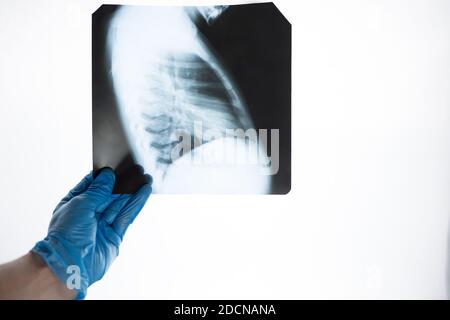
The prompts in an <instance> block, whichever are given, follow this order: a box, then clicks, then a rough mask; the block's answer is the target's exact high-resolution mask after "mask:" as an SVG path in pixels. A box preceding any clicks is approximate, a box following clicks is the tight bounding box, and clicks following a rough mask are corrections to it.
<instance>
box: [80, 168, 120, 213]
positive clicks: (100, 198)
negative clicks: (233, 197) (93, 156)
mask: <svg viewBox="0 0 450 320" xmlns="http://www.w3.org/2000/svg"><path fill="white" fill-rule="evenodd" d="M115 182H116V176H115V174H114V171H113V170H112V169H111V168H105V169H102V171H101V172H100V173H99V175H98V176H97V177H96V178H95V179H94V181H93V182H92V183H91V185H90V186H89V187H88V188H87V190H86V192H84V196H85V198H86V200H87V202H90V203H91V204H92V205H93V206H94V207H95V208H96V209H97V210H99V211H102V210H104V208H106V206H107V205H109V203H108V202H110V198H111V195H112V191H113V188H114V184H115ZM101 207H104V208H103V209H100V208H101Z"/></svg>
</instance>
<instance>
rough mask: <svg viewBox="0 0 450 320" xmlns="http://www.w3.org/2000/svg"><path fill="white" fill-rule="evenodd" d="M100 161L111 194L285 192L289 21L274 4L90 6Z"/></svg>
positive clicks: (97, 166)
mask: <svg viewBox="0 0 450 320" xmlns="http://www.w3.org/2000/svg"><path fill="white" fill-rule="evenodd" d="M92 98H93V100H92V113H93V119H92V120H93V122H92V123H93V166H94V170H98V169H100V168H102V167H111V168H113V169H114V170H115V171H116V174H117V183H116V188H115V192H118V193H130V192H133V191H134V190H136V188H137V187H138V186H139V185H140V184H142V183H143V181H144V178H143V175H142V173H143V172H145V173H149V174H151V175H152V177H153V188H154V192H155V193H214V194H286V193H288V192H289V190H290V188H291V25H290V23H289V22H288V21H287V20H286V19H285V18H284V16H283V15H282V14H281V13H280V12H279V11H278V9H277V8H276V7H275V5H274V4H273V3H260V4H246V5H232V6H225V5H224V6H203V7H180V6H118V5H103V6H101V7H100V8H99V9H98V10H97V11H96V12H95V13H94V14H93V15H92Z"/></svg>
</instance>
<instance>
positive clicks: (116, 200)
mask: <svg viewBox="0 0 450 320" xmlns="http://www.w3.org/2000/svg"><path fill="white" fill-rule="evenodd" d="M147 179H148V183H147V184H145V185H143V186H142V187H141V188H140V189H139V190H138V191H137V192H136V193H134V194H120V195H118V194H112V190H113V187H114V183H115V175H114V172H113V171H112V170H111V169H109V168H107V169H103V170H102V171H101V172H100V174H99V175H98V176H97V177H96V178H95V179H94V177H93V174H92V173H90V174H89V175H87V176H86V177H85V178H84V179H83V180H82V181H81V182H80V183H79V184H78V185H77V186H76V187H75V188H74V189H72V190H71V191H70V192H69V193H68V194H67V196H65V197H64V198H63V199H62V200H61V202H60V203H59V204H58V205H57V207H56V208H55V210H54V212H53V217H52V219H51V221H50V226H49V228H48V235H47V237H45V239H44V240H42V241H39V242H38V243H37V244H36V245H35V246H34V248H33V249H32V251H33V252H35V253H37V254H38V255H39V256H41V257H42V259H43V260H44V261H45V262H46V263H47V265H48V266H49V268H50V269H51V270H52V271H53V273H54V274H55V275H56V276H57V278H58V279H59V280H60V281H61V282H63V283H64V284H67V283H68V281H67V280H70V281H73V280H75V281H73V282H72V285H71V286H72V289H76V290H78V295H77V299H82V298H84V297H85V295H86V291H87V288H88V287H89V286H90V285H91V284H93V283H94V282H96V281H98V280H100V279H101V278H102V277H103V275H104V274H105V272H106V271H107V270H108V268H109V266H110V265H111V263H112V262H113V260H114V259H115V258H116V257H117V255H118V254H119V246H120V243H121V242H122V239H123V236H124V234H125V231H126V230H127V228H128V226H129V225H130V224H131V223H132V222H133V220H134V219H135V218H136V216H137V215H138V213H139V212H140V211H141V209H142V207H143V206H144V204H145V202H146V201H147V199H148V197H149V196H150V194H151V191H152V188H151V177H150V176H148V175H147ZM78 272H79V281H76V280H77V279H76V278H74V277H73V276H72V275H74V276H78ZM69 277H71V278H70V279H69Z"/></svg>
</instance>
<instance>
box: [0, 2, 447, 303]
mask: <svg viewBox="0 0 450 320" xmlns="http://www.w3.org/2000/svg"><path fill="white" fill-rule="evenodd" d="M98 3H99V2H97V3H96V1H92V0H84V1H60V0H53V1H48V0H45V1H44V0H40V1H35V0H29V1H22V0H20V1H19V0H14V1H13V0H9V1H6V0H1V1H0V148H1V150H2V151H1V157H0V170H1V174H0V177H1V178H0V192H1V201H0V262H5V261H8V260H10V259H13V258H16V257H18V256H20V255H22V254H24V253H26V252H27V251H28V250H29V249H30V248H31V247H32V246H33V245H34V243H35V242H36V241H38V240H40V239H42V238H43V237H44V236H45V234H46V229H47V224H48V222H49V218H50V216H51V212H52V210H53V208H54V206H55V205H56V203H57V202H58V200H59V199H60V198H61V197H62V196H63V195H64V194H65V193H66V192H67V191H68V190H69V189H70V188H71V187H72V186H73V185H75V184H76V183H77V182H78V180H80V179H81V177H82V176H84V175H85V174H86V173H87V172H88V171H89V170H90V168H91V156H92V151H91V143H92V138H91V66H90V63H91V62H90V57H91V25H90V23H91V13H92V12H93V11H94V10H95V9H96V7H97V5H98ZM127 3H132V2H130V1H127ZM133 3H140V4H144V3H148V4H156V3H158V2H151V1H134V2H133ZM159 3H161V2H159ZM164 3H166V4H167V3H169V4H180V3H181V1H178V2H175V1H164ZM210 3H211V2H205V1H204V2H201V1H197V2H187V1H184V2H183V4H210ZM276 3H277V6H278V7H279V9H280V10H281V11H282V12H283V13H284V14H285V15H286V17H287V18H288V19H289V20H290V21H291V23H292V24H293V93H292V94H293V103H292V111H293V119H292V122H293V131H292V135H293V168H292V174H293V175H292V177H293V187H292V191H291V193H290V194H289V195H287V196H201V195H198V196H171V195H165V196H163V195H157V196H153V197H152V198H151V199H150V201H149V203H148V205H147V206H146V207H145V209H144V210H143V211H142V212H141V215H140V216H139V217H138V219H137V220H136V222H135V223H134V224H133V226H132V227H131V228H130V229H129V232H128V234H127V236H126V238H125V241H124V243H123V245H122V247H121V253H120V256H119V258H118V259H117V260H116V262H115V263H114V264H113V266H112V268H111V269H110V271H109V272H108V274H107V275H106V276H105V278H104V279H103V280H102V281H100V282H99V283H97V284H95V285H93V286H92V287H91V289H90V290H89V294H88V298H91V299H92V298H150V299H151V298H186V299H187V298H193V299H195V298H213V299H214V298H235V299H241V298H254V299H260V298H261V299H263V298H267V299H275V298H447V296H448V291H449V285H448V284H449V277H448V274H449V251H450V250H449V215H450V201H449V199H450V198H449V195H450V92H449V89H450V19H449V18H450V2H449V1H445V0H443V1H430V0H423V1H406V0H405V1H401V0H395V1H392V0H386V1H370V0H363V1H361V0H355V1H349V0H341V1H333V0H329V1H317V0H314V1H313V0H308V1H292V0H289V1H277V2H276ZM221 4H222V3H221ZM274 107H276V106H274ZM180 183H183V182H182V181H180ZM237 183H238V182H237Z"/></svg>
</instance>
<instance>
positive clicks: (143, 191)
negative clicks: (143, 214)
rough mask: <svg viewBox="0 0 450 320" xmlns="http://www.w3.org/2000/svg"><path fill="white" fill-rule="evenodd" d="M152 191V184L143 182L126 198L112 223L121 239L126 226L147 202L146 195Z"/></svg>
mask: <svg viewBox="0 0 450 320" xmlns="http://www.w3.org/2000/svg"><path fill="white" fill-rule="evenodd" d="M151 193H152V186H151V184H150V183H147V184H144V185H143V186H142V187H141V188H140V189H139V190H138V191H137V192H136V193H135V194H133V195H132V197H131V198H130V199H129V200H128V202H127V203H126V205H125V206H124V207H123V208H122V210H121V211H120V213H119V214H118V215H117V217H116V219H115V220H114V222H113V224H112V228H113V230H114V231H115V232H117V234H118V235H119V236H120V238H121V239H122V238H123V236H124V234H125V232H126V231H127V229H128V226H129V225H130V224H131V223H133V221H134V219H135V218H136V216H137V215H138V214H139V212H140V211H141V209H142V208H143V207H144V205H145V203H146V202H147V199H148V197H149V196H150V194H151Z"/></svg>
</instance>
